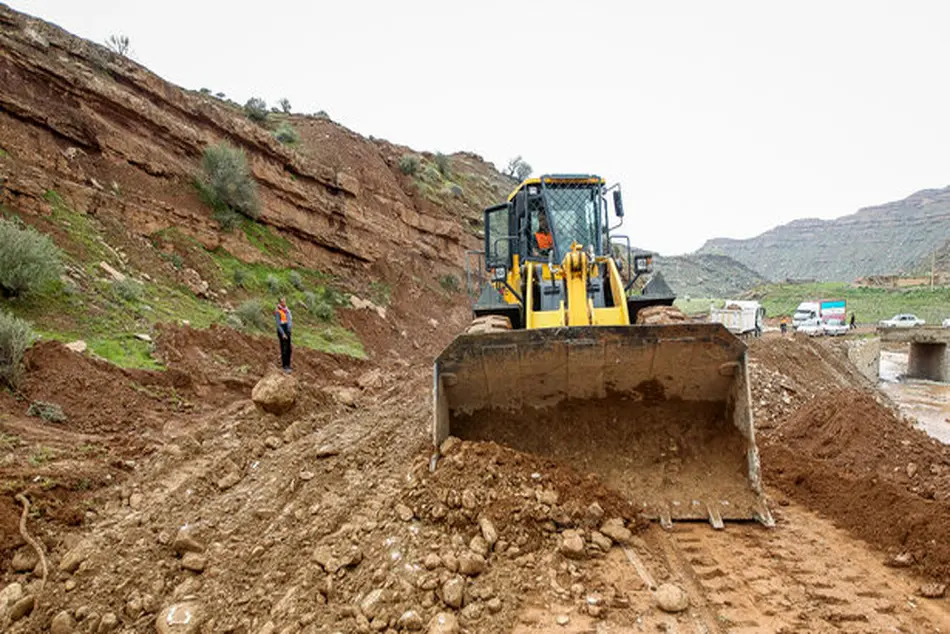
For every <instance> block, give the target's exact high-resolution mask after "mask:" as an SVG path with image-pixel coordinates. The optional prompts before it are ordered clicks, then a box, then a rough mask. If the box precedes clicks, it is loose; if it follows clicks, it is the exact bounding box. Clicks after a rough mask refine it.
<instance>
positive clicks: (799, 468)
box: [760, 390, 950, 580]
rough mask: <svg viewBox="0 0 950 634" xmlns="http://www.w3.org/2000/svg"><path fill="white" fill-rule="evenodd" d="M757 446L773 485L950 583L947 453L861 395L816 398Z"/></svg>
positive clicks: (949, 463) (830, 394)
mask: <svg viewBox="0 0 950 634" xmlns="http://www.w3.org/2000/svg"><path fill="white" fill-rule="evenodd" d="M760 448H761V450H762V465H763V468H764V471H765V479H766V482H768V483H769V484H770V485H771V486H773V487H777V488H778V489H780V490H781V491H782V492H783V493H785V494H787V495H790V496H792V497H794V498H795V499H797V500H799V501H800V502H803V503H805V504H807V505H808V506H810V507H812V508H814V509H816V510H818V511H819V512H821V513H823V514H825V515H827V516H828V517H830V518H832V519H833V520H834V521H835V523H836V524H838V525H839V526H841V527H843V528H847V529H848V530H850V531H851V532H852V533H854V534H855V535H857V536H858V537H860V538H862V539H864V540H866V541H868V542H869V543H871V544H873V545H875V546H877V547H879V548H881V549H883V550H885V551H887V552H889V553H890V554H891V555H899V554H900V553H908V554H910V556H911V561H912V562H913V563H914V564H915V565H916V566H917V567H918V569H919V570H920V571H921V572H923V573H924V574H926V575H929V576H932V577H935V578H939V579H943V580H947V579H948V578H950V448H948V447H946V446H944V445H941V444H940V443H939V442H937V441H936V440H934V439H933V438H931V437H929V436H928V435H927V434H925V433H924V432H922V431H920V430H918V429H915V428H914V427H913V426H912V425H911V424H910V423H908V422H907V421H905V420H903V419H901V418H900V417H899V416H897V415H896V414H895V413H894V412H893V411H891V410H890V409H888V408H886V407H884V406H883V405H881V404H880V403H878V402H877V401H876V400H875V399H874V398H872V397H871V396H869V395H868V394H866V393H863V392H861V391H857V390H835V391H828V392H824V393H822V394H820V395H818V396H816V397H815V398H814V400H812V401H811V402H810V403H808V404H806V405H805V406H803V407H802V408H801V409H800V410H798V411H797V412H795V413H794V414H792V415H791V416H790V417H789V419H788V420H787V422H786V423H785V424H784V425H782V426H781V429H780V431H778V432H776V433H774V434H772V435H769V436H766V437H765V438H764V439H763V440H762V441H760Z"/></svg>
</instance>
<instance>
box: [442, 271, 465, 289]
mask: <svg viewBox="0 0 950 634" xmlns="http://www.w3.org/2000/svg"><path fill="white" fill-rule="evenodd" d="M439 285H440V286H441V287H442V289H443V290H445V291H448V292H449V293H458V292H459V290H460V288H461V287H460V285H459V278H457V277H455V276H454V275H451V274H448V275H443V276H442V277H440V278H439Z"/></svg>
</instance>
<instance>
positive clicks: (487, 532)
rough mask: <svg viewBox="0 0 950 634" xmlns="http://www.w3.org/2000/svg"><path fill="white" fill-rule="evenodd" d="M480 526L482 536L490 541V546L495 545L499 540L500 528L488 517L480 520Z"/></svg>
mask: <svg viewBox="0 0 950 634" xmlns="http://www.w3.org/2000/svg"><path fill="white" fill-rule="evenodd" d="M478 527H479V528H480V529H481V531H482V537H483V538H484V539H485V541H486V542H488V546H489V547H493V546H494V545H495V543H496V542H497V541H498V529H496V528H495V525H494V524H493V523H492V521H491V520H490V519H488V518H487V517H483V518H481V519H479V520H478Z"/></svg>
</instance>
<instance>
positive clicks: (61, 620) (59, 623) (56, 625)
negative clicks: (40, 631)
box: [49, 610, 76, 634]
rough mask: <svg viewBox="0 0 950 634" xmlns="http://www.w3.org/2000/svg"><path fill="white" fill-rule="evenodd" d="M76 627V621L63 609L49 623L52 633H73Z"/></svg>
mask: <svg viewBox="0 0 950 634" xmlns="http://www.w3.org/2000/svg"><path fill="white" fill-rule="evenodd" d="M75 628H76V621H74V620H73V617H72V616H70V614H69V612H67V611H66V610H63V611H61V612H59V613H58V614H57V615H56V616H54V617H53V621H52V622H51V623H50V625H49V631H50V632H51V634H72V632H73V630H74V629H75Z"/></svg>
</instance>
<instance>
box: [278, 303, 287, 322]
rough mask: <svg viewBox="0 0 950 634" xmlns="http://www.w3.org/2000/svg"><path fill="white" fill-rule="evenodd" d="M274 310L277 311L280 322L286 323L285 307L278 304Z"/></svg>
mask: <svg viewBox="0 0 950 634" xmlns="http://www.w3.org/2000/svg"><path fill="white" fill-rule="evenodd" d="M276 312H277V315H278V318H279V319H280V323H282V324H286V323H287V309H285V308H281V307H280V306H278V307H277V311H276Z"/></svg>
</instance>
